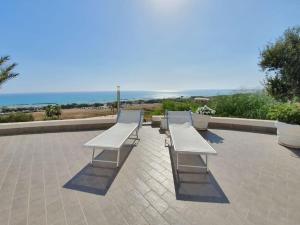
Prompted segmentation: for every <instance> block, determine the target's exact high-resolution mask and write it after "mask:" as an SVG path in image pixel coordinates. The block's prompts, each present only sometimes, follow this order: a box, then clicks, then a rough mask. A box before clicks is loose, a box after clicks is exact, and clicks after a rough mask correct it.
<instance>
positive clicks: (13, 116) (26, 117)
mask: <svg viewBox="0 0 300 225" xmlns="http://www.w3.org/2000/svg"><path fill="white" fill-rule="evenodd" d="M33 120H34V118H33V116H32V114H30V113H22V112H16V113H10V114H8V115H2V116H0V123H13V122H28V121H33Z"/></svg>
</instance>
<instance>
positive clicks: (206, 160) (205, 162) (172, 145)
mask: <svg viewBox="0 0 300 225" xmlns="http://www.w3.org/2000/svg"><path fill="white" fill-rule="evenodd" d="M189 115H190V122H191V126H193V119H192V113H191V111H189ZM165 117H166V118H167V127H168V133H167V137H166V139H165V146H166V147H173V149H174V152H175V154H176V172H177V174H178V171H179V168H180V167H185V168H200V169H205V171H206V173H208V172H209V168H208V155H209V154H211V153H205V152H201V153H200V152H188V151H184V152H181V151H176V149H175V146H174V143H173V138H172V135H171V132H170V130H169V117H168V111H166V115H165ZM194 129H195V128H194ZM199 135H200V134H199ZM168 139H169V142H170V144H169V143H168ZM183 154H189V155H198V156H199V157H200V159H201V160H202V161H203V163H204V165H205V166H198V165H188V164H180V163H179V156H180V155H183ZM201 155H204V156H205V161H204V160H203V159H202V157H201Z"/></svg>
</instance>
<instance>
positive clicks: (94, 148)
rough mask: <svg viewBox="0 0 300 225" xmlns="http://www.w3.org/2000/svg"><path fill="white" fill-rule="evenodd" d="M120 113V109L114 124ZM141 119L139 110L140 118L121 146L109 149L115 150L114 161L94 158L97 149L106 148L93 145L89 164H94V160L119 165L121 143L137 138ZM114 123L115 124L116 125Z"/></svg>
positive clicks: (141, 115)
mask: <svg viewBox="0 0 300 225" xmlns="http://www.w3.org/2000/svg"><path fill="white" fill-rule="evenodd" d="M120 113H122V110H120V111H119V112H118V114H117V122H116V124H117V123H118V120H119V117H120ZM142 120H143V111H142V110H140V119H139V123H138V124H137V127H136V128H135V129H134V130H133V131H132V132H131V133H130V134H129V135H128V137H127V138H126V139H125V140H124V142H123V143H122V144H121V146H120V147H119V148H116V149H109V150H110V151H117V159H116V161H110V160H101V159H96V158H95V151H96V150H97V149H101V150H103V151H104V150H107V149H105V148H104V147H97V146H93V147H92V148H93V152H92V160H91V164H92V166H94V162H102V163H115V164H116V167H119V166H120V150H121V148H122V146H123V144H124V143H125V142H126V141H127V140H128V139H134V140H139V134H138V132H139V129H140V127H141V126H142V122H143V121H142ZM116 124H115V125H116ZM104 132H105V131H104Z"/></svg>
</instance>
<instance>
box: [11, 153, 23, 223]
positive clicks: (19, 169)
mask: <svg viewBox="0 0 300 225" xmlns="http://www.w3.org/2000/svg"><path fill="white" fill-rule="evenodd" d="M24 152H25V150H24V149H23V150H22V160H20V162H19V167H18V176H17V180H16V183H15V187H14V191H13V193H12V197H11V206H10V210H9V213H8V214H9V215H8V222H7V224H8V225H9V224H10V220H11V214H12V213H11V212H12V207H13V201H14V195H15V192H16V189H17V184H18V180H19V177H20V173H21V167H22V163H23V161H24Z"/></svg>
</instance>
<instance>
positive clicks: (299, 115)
mask: <svg viewBox="0 0 300 225" xmlns="http://www.w3.org/2000/svg"><path fill="white" fill-rule="evenodd" d="M268 119H271V120H278V121H280V122H284V123H289V124H298V125H300V105H299V104H297V103H279V104H276V105H274V106H272V107H271V108H270V110H269V112H268Z"/></svg>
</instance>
